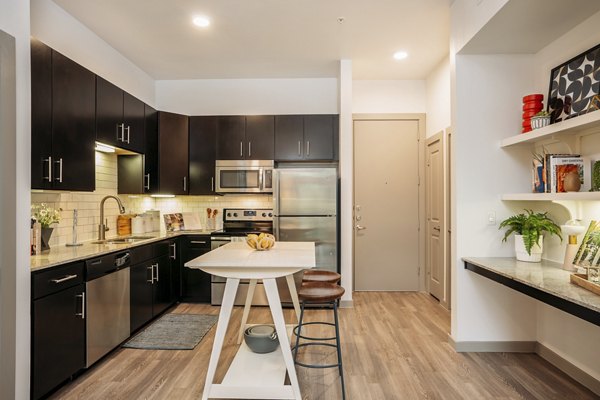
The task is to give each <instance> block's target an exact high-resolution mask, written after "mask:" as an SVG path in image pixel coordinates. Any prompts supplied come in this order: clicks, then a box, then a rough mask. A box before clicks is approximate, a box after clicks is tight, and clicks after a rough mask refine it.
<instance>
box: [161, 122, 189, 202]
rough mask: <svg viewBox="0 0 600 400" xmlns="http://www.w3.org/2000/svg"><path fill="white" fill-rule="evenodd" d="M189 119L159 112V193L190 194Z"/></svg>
mask: <svg viewBox="0 0 600 400" xmlns="http://www.w3.org/2000/svg"><path fill="white" fill-rule="evenodd" d="M188 133H189V117H188V116H187V115H181V114H175V113H170V112H164V111H159V112H158V151H159V153H158V154H159V155H158V168H159V179H158V182H159V192H160V193H162V194H188V190H189V177H188V154H189V143H188Z"/></svg>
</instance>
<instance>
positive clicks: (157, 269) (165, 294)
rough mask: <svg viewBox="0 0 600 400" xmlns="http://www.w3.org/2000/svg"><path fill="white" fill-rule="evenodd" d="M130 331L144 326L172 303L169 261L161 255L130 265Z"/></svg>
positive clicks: (167, 257) (165, 256)
mask: <svg viewBox="0 0 600 400" xmlns="http://www.w3.org/2000/svg"><path fill="white" fill-rule="evenodd" d="M130 300H131V302H130V311H131V317H130V323H131V332H134V331H136V330H138V329H139V328H141V327H142V326H144V325H145V324H146V323H147V322H148V321H150V320H151V319H152V318H154V317H155V316H157V315H159V314H160V313H162V312H163V311H165V310H166V309H167V308H169V307H170V306H171V304H173V302H172V301H171V261H170V259H169V256H168V255H163V256H161V257H159V258H155V259H152V260H149V261H145V262H143V263H140V264H137V265H134V266H132V267H131V292H130Z"/></svg>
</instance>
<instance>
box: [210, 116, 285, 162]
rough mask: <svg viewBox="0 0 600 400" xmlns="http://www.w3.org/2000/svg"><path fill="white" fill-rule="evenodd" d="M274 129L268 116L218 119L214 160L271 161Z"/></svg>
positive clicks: (273, 120) (272, 120) (273, 121)
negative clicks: (215, 157)
mask: <svg viewBox="0 0 600 400" xmlns="http://www.w3.org/2000/svg"><path fill="white" fill-rule="evenodd" d="M274 127H275V119H274V117H273V116H272V115H271V116H269V115H252V116H246V117H244V116H241V115H237V116H221V117H218V120H217V159H218V160H272V159H273V157H274V147H273V146H274V139H275V128H274Z"/></svg>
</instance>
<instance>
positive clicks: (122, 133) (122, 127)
mask: <svg viewBox="0 0 600 400" xmlns="http://www.w3.org/2000/svg"><path fill="white" fill-rule="evenodd" d="M119 131H120V132H119ZM124 141H125V124H117V142H124Z"/></svg>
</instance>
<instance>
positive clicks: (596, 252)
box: [573, 221, 600, 268]
mask: <svg viewBox="0 0 600 400" xmlns="http://www.w3.org/2000/svg"><path fill="white" fill-rule="evenodd" d="M573 264H574V265H577V266H578V267H583V268H585V267H597V266H598V265H599V264H600V223H598V222H597V221H591V222H590V226H589V227H588V230H587V232H586V233H585V236H584V237H583V240H582V241H581V245H579V249H578V250H577V254H575V258H574V259H573Z"/></svg>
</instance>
